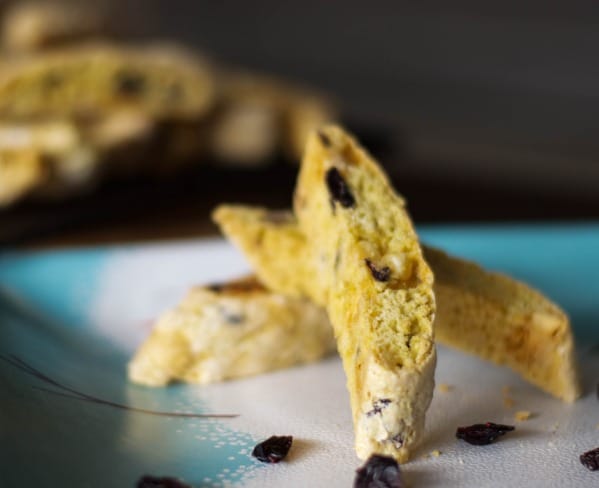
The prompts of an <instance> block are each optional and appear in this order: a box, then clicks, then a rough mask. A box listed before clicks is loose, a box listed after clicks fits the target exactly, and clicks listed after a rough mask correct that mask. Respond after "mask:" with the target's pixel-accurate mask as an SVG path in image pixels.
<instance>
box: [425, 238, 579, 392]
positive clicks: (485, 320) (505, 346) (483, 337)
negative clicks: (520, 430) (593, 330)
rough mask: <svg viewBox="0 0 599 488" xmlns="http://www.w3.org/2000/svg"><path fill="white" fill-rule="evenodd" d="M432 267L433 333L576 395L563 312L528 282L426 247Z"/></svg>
mask: <svg viewBox="0 0 599 488" xmlns="http://www.w3.org/2000/svg"><path fill="white" fill-rule="evenodd" d="M424 254H425V257H426V260H427V261H428V263H429V264H430V266H431V268H432V269H433V270H434V273H435V295H436V297H437V313H438V315H437V320H436V322H435V325H436V329H435V330H436V338H437V340H438V341H439V342H440V343H441V344H446V345H448V346H451V347H455V348H456V349H459V350H462V351H465V352H468V353H471V354H475V355H477V356H479V357H481V358H484V359H487V360H489V361H492V362H494V363H497V364H502V365H506V366H509V367H510V368H512V369H513V370H514V371H516V372H518V373H519V374H520V375H521V376H522V377H523V378H524V379H525V380H527V381H529V382H530V383H532V384H533V385H536V386H538V387H539V388H541V389H543V390H545V391H547V392H548V393H551V394H552V395H554V396H556V397H558V398H561V399H562V400H564V401H567V402H573V401H574V400H576V398H578V397H579V396H580V393H581V391H580V382H579V379H578V372H577V367H576V354H575V349H574V339H573V335H572V330H571V328H570V323H569V320H568V317H567V315H566V314H565V313H564V312H563V311H562V310H561V309H560V308H559V307H558V306H557V305H555V304H554V303H552V302H551V301H550V300H549V299H547V298H546V297H544V296H543V295H542V294H541V293H539V292H538V291H537V290H534V289H533V288H530V287H529V286H527V285H525V284H524V283H521V282H519V281H516V280H514V279H512V278H509V277H508V276H505V275H502V274H500V273H490V272H488V271H485V270H484V269H483V268H481V267H480V266H478V265H476V264H474V263H471V262H468V261H464V260H462V259H457V258H453V257H451V256H448V255H447V254H445V253H443V252H442V251H439V250H436V249H432V248H426V247H425V248H424Z"/></svg>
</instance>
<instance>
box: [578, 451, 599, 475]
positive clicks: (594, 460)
mask: <svg viewBox="0 0 599 488" xmlns="http://www.w3.org/2000/svg"><path fill="white" fill-rule="evenodd" d="M580 462H581V463H582V465H583V466H584V467H585V468H588V469H590V470H591V471H597V470H598V469H599V447H598V448H597V449H593V450H592V451H587V452H585V453H584V454H581V455H580Z"/></svg>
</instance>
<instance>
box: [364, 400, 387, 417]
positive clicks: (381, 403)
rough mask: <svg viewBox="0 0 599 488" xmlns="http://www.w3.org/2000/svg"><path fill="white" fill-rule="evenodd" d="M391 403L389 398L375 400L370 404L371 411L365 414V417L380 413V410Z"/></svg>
mask: <svg viewBox="0 0 599 488" xmlns="http://www.w3.org/2000/svg"><path fill="white" fill-rule="evenodd" d="M390 403H391V400H390V399H389V398H381V399H380V400H375V401H374V402H372V410H370V411H368V412H366V416H367V417H372V416H373V415H375V414H377V413H381V412H382V410H383V409H384V408H385V407H386V406H387V405H389V404H390Z"/></svg>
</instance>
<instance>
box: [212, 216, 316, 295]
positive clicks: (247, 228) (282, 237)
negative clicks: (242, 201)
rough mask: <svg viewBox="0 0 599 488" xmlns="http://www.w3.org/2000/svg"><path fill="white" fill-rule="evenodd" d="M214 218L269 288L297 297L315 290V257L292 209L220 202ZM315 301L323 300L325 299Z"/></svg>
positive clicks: (310, 293) (312, 293) (313, 293)
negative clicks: (275, 209)
mask: <svg viewBox="0 0 599 488" xmlns="http://www.w3.org/2000/svg"><path fill="white" fill-rule="evenodd" d="M212 219H213V220H214V222H216V224H218V226H219V227H220V230H221V231H222V233H223V234H224V235H225V236H226V237H227V238H228V239H229V240H230V241H231V242H233V243H234V244H235V245H236V246H237V247H238V248H239V249H241V251H242V252H243V254H244V255H245V257H246V259H247V260H248V261H249V263H250V265H251V268H252V269H253V270H254V272H255V273H256V275H257V276H258V279H259V280H260V282H262V283H264V285H266V287H267V288H268V289H270V290H275V291H276V292H277V293H283V294H285V295H289V296H295V297H310V298H311V299H312V300H314V299H315V298H316V297H315V294H316V291H315V288H314V287H312V286H311V282H313V281H314V267H313V266H312V257H311V255H310V254H309V249H308V247H307V246H306V239H305V237H304V235H303V233H302V232H301V231H300V230H299V227H298V225H297V221H296V219H295V217H294V216H293V214H292V213H291V212H288V211H285V210H281V211H272V210H267V209H265V208H259V207H247V206H243V205H219V206H218V207H217V208H216V209H215V210H214V212H213V213H212ZM318 298H319V299H317V300H314V301H316V302H318V303H322V301H323V300H322V298H321V297H318Z"/></svg>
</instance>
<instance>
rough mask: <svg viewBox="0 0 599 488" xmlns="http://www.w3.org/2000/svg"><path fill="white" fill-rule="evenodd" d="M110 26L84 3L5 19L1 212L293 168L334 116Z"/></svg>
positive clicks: (38, 7)
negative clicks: (176, 177) (211, 175)
mask: <svg viewBox="0 0 599 488" xmlns="http://www.w3.org/2000/svg"><path fill="white" fill-rule="evenodd" d="M105 26H106V22H104V20H103V17H102V15H101V14H100V13H99V12H97V11H92V10H90V6H89V5H88V4H87V2H86V4H85V5H82V4H74V3H71V4H60V3H21V2H18V3H15V4H13V5H12V7H10V8H7V10H6V11H5V12H4V15H3V22H2V38H1V40H2V45H1V46H2V50H1V51H0V207H7V206H9V205H11V204H13V203H15V202H17V201H20V200H23V199H25V198H30V197H33V198H40V197H41V198H46V197H52V198H62V197H66V196H69V195H73V194H75V193H80V192H83V191H88V190H90V189H92V188H94V187H95V186H96V185H97V184H98V183H99V182H102V181H104V180H105V179H107V178H115V177H116V178H118V177H123V176H132V175H140V174H145V175H148V174H150V175H152V174H158V175H160V174H164V173H167V172H173V171H178V170H180V169H182V168H183V167H186V166H189V165H195V164H202V163H211V164H223V165H228V166H231V167H235V166H259V165H263V164H268V163H269V162H271V161H273V160H274V159H275V158H276V157H277V156H279V155H287V156H289V159H290V160H298V159H299V155H300V152H301V150H302V148H303V146H304V142H305V140H306V137H307V134H308V133H309V132H310V130H312V129H313V128H315V127H317V126H320V125H321V124H322V123H324V122H327V121H331V120H334V119H335V110H334V107H333V104H332V102H331V101H330V100H329V99H327V98H326V97H323V96H322V95H320V94H317V93H314V92H312V91H310V90H305V89H303V88H300V87H297V86H294V85H292V84H288V83H286V82H281V81H279V80H276V79H272V78H270V77H266V76H262V75H257V74H254V73H248V72H241V71H238V70H233V69H230V68H226V67H224V66H222V65H221V64H218V63H216V62H214V61H211V60H208V59H207V58H205V57H204V56H202V55H200V54H198V53H197V52H192V51H190V50H188V49H185V48H184V47H181V46H179V45H175V44H165V43H153V44H147V43H146V44H144V45H139V44H132V43H127V42H124V41H122V40H119V41H117V40H116V39H115V38H113V37H111V36H110V35H109V34H108V32H107V31H106V29H105Z"/></svg>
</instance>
